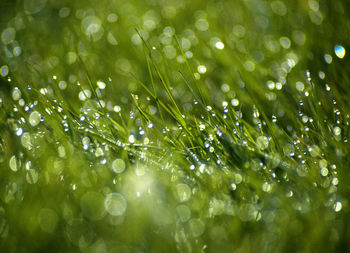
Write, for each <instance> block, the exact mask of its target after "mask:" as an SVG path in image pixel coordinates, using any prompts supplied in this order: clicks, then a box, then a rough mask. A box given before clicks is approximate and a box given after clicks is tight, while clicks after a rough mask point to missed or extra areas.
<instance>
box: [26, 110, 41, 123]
mask: <svg viewBox="0 0 350 253" xmlns="http://www.w3.org/2000/svg"><path fill="white" fill-rule="evenodd" d="M40 120H41V114H40V113H39V112H38V111H33V112H32V113H31V114H30V115H29V124H31V125H32V126H37V125H39V123H40Z"/></svg>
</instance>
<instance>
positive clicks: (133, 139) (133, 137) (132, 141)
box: [128, 135, 135, 143]
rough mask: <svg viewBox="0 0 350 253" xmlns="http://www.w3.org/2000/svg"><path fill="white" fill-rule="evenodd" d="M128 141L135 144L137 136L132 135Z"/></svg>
mask: <svg viewBox="0 0 350 253" xmlns="http://www.w3.org/2000/svg"><path fill="white" fill-rule="evenodd" d="M128 139H129V142H130V143H135V136H133V135H130V136H129V138H128Z"/></svg>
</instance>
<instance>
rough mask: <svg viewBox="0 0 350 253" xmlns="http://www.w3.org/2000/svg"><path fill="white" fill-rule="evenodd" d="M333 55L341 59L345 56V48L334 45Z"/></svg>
mask: <svg viewBox="0 0 350 253" xmlns="http://www.w3.org/2000/svg"><path fill="white" fill-rule="evenodd" d="M334 53H335V55H336V56H337V57H338V58H340V59H343V58H344V56H345V48H344V47H343V46H340V45H336V46H335V47H334Z"/></svg>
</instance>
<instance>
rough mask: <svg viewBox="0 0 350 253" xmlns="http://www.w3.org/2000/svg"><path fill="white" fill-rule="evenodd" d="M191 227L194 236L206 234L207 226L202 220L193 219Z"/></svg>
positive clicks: (190, 223)
mask: <svg viewBox="0 0 350 253" xmlns="http://www.w3.org/2000/svg"><path fill="white" fill-rule="evenodd" d="M189 227H190V230H191V233H192V235H193V236H195V237H198V236H200V235H202V234H203V233H204V230H205V224H204V223H203V221H202V220H201V219H191V220H190V221H189Z"/></svg>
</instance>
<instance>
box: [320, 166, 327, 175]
mask: <svg viewBox="0 0 350 253" xmlns="http://www.w3.org/2000/svg"><path fill="white" fill-rule="evenodd" d="M320 173H321V175H322V176H323V177H326V176H327V175H328V169H327V168H326V167H323V168H321V171H320Z"/></svg>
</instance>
